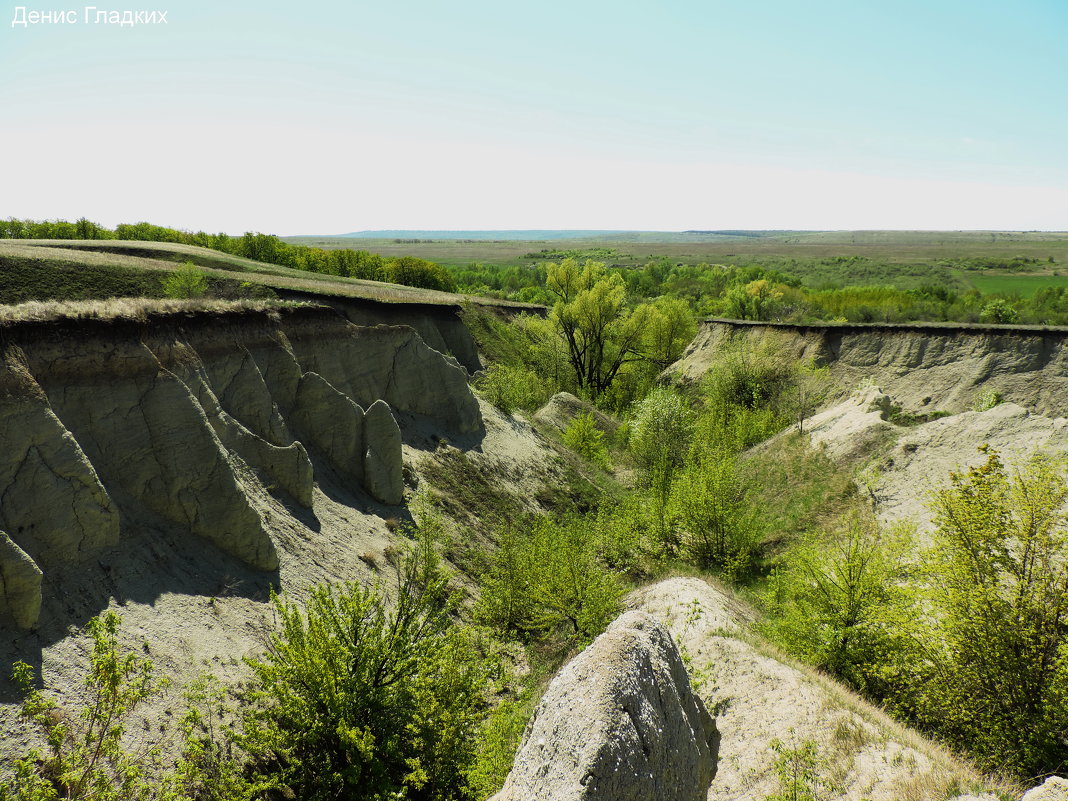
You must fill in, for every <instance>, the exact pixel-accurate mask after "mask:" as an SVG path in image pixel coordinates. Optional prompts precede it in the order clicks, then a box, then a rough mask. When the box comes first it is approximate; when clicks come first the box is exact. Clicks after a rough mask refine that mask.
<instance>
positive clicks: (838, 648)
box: [763, 517, 911, 694]
mask: <svg viewBox="0 0 1068 801" xmlns="http://www.w3.org/2000/svg"><path fill="white" fill-rule="evenodd" d="M910 542H911V537H910V536H909V532H908V530H907V529H904V528H901V529H897V530H895V531H893V532H892V533H886V532H882V531H880V530H879V528H878V527H877V525H876V524H875V521H874V520H870V519H861V518H857V517H855V518H853V519H852V520H851V521H849V524H848V526H847V528H846V530H845V531H844V532H834V533H832V534H830V535H829V536H810V537H807V538H805V539H803V540H801V541H800V542H798V543H797V544H796V545H794V547H792V548H791V549H790V550H789V551H787V552H786V554H785V555H784V558H783V566H782V567H781V568H779V569H778V570H777V571H776V572H775V574H774V575H773V577H772V581H771V583H770V587H769V592H768V594H767V596H766V599H765V600H766V604H767V608H768V611H769V619H768V621H767V622H766V623H765V624H764V625H763V629H764V631H765V633H767V634H769V635H770V636H771V637H772V638H773V639H774V640H776V641H777V642H778V643H779V644H780V645H782V646H783V647H784V648H785V649H786V650H788V651H789V652H791V653H793V654H794V655H795V656H797V657H799V658H801V659H804V660H805V661H807V662H809V663H810V664H813V665H815V666H816V667H819V668H821V669H823V670H826V671H827V672H828V673H831V674H832V675H834V676H836V677H838V678H840V679H842V680H844V681H846V682H848V683H849V684H851V685H852V686H853V687H855V688H857V689H861V690H867V691H868V692H871V693H876V694H878V693H880V692H881V691H882V687H881V686H879V685H878V678H877V677H878V674H879V668H880V662H881V660H883V659H884V658H886V656H887V654H888V652H889V651H890V650H891V645H890V641H891V639H892V631H893V625H894V620H893V614H892V611H893V610H894V609H895V608H897V606H898V603H899V601H901V600H902V596H903V594H905V591H904V590H903V589H902V587H901V584H902V582H903V580H904V579H905V578H906V576H907V570H908V567H907V564H906V562H905V555H906V554H907V552H908V550H909V545H910Z"/></svg>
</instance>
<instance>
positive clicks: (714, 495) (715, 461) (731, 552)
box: [669, 453, 762, 579]
mask: <svg viewBox="0 0 1068 801" xmlns="http://www.w3.org/2000/svg"><path fill="white" fill-rule="evenodd" d="M669 515H670V518H671V520H672V522H673V524H674V527H675V528H676V530H677V532H678V534H677V540H676V542H677V546H676V547H678V548H679V549H680V551H681V554H682V555H683V556H684V557H686V558H687V559H688V560H690V561H692V562H693V563H694V564H696V565H697V566H698V567H702V568H706V569H707V568H714V569H717V570H720V571H722V572H723V573H724V574H725V575H726V576H727V578H729V579H739V578H741V577H743V576H745V575H746V574H747V573H749V572H750V570H751V569H752V568H753V566H754V564H755V562H756V560H757V558H758V556H759V554H760V540H761V534H762V521H761V517H760V515H759V512H758V510H757V509H756V507H755V506H754V505H753V504H752V503H751V501H750V499H749V493H748V490H747V488H746V486H745V484H744V483H743V482H742V481H741V480H740V478H739V476H738V474H737V471H736V469H735V461H734V457H733V456H731V455H730V454H727V453H706V454H703V455H701V456H700V457H698V458H696V459H694V460H693V461H692V462H691V463H690V464H687V465H686V467H685V468H684V469H683V470H682V471H680V473H679V474H678V476H677V478H676V479H675V481H674V483H673V484H672V487H671V497H670V500H669Z"/></svg>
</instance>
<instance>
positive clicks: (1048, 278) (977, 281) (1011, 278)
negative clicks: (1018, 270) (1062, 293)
mask: <svg viewBox="0 0 1068 801" xmlns="http://www.w3.org/2000/svg"><path fill="white" fill-rule="evenodd" d="M965 280H966V281H967V282H968V283H970V284H971V285H972V286H973V287H975V288H976V289H978V290H979V291H980V292H982V293H984V294H994V293H999V294H1003V295H1013V294H1016V295H1019V296H1020V297H1025V298H1028V297H1031V296H1032V295H1034V294H1035V293H1036V292H1038V290H1040V289H1045V288H1046V287H1068V275H1053V274H1042V275H1011V274H1009V275H1006V274H997V273H988V274H985V275H984V274H975V273H970V274H968V275H967V276H966V278H965Z"/></svg>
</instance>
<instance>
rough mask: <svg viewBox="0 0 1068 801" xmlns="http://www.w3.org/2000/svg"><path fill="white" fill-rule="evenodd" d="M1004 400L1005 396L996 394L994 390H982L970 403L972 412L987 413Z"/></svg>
mask: <svg viewBox="0 0 1068 801" xmlns="http://www.w3.org/2000/svg"><path fill="white" fill-rule="evenodd" d="M1004 400H1005V396H1004V395H1002V394H1001V393H1000V392H998V391H997V390H996V389H987V390H984V391H982V392H980V393H979V394H978V395H976V396H975V401H974V402H973V403H972V411H974V412H985V411H989V410H990V409H993V408H994V407H995V406H998V405H1000V404H1001V403H1002V402H1003V401H1004Z"/></svg>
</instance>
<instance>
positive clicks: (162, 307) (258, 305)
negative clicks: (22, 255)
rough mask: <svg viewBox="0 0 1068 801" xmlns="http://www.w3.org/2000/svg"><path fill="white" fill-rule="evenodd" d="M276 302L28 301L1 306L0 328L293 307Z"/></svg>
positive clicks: (139, 319)
mask: <svg viewBox="0 0 1068 801" xmlns="http://www.w3.org/2000/svg"><path fill="white" fill-rule="evenodd" d="M296 305H300V304H295V303H291V302H286V301H276V300H271V301H267V300H209V299H195V300H171V299H163V300H160V299H155V298H109V299H108V300H44V301H41V300H31V301H27V302H26V303H19V304H17V305H14V306H0V325H2V324H10V323H21V322H53V321H57V320H133V321H136V322H146V321H147V320H148V318H149V316H154V315H168V314H187V313H190V312H215V313H220V312H234V311H269V310H271V309H277V308H280V307H282V306H296Z"/></svg>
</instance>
